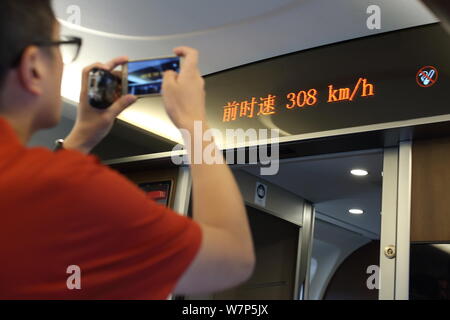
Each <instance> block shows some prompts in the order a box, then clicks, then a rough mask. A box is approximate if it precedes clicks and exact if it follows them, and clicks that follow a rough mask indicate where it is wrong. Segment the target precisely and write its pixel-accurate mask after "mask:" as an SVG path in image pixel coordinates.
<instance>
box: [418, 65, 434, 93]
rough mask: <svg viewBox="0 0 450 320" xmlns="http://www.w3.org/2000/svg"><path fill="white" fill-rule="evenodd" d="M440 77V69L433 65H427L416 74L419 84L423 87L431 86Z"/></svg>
mask: <svg viewBox="0 0 450 320" xmlns="http://www.w3.org/2000/svg"><path fill="white" fill-rule="evenodd" d="M437 79H438V71H437V69H436V68H435V67H433V66H426V67H422V68H420V69H419V71H418V72H417V75H416V81H417V84H418V85H419V86H421V87H423V88H428V87H431V86H432V85H433V84H435V83H436V81H437Z"/></svg>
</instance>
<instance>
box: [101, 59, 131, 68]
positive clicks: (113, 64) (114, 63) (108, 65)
mask: <svg viewBox="0 0 450 320" xmlns="http://www.w3.org/2000/svg"><path fill="white" fill-rule="evenodd" d="M127 62H128V57H127V56H122V57H117V58H114V59H112V60H111V61H108V62H107V63H105V66H106V68H107V70H109V71H112V70H114V69H115V68H116V67H118V66H120V65H123V64H125V63H127Z"/></svg>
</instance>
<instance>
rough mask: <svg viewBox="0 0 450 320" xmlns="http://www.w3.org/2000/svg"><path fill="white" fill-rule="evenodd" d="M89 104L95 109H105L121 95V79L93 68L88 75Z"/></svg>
mask: <svg viewBox="0 0 450 320" xmlns="http://www.w3.org/2000/svg"><path fill="white" fill-rule="evenodd" d="M88 83H89V90H88V97H89V103H90V104H91V106H92V107H94V108H97V109H107V108H109V107H110V106H111V105H112V104H113V103H114V101H116V100H117V99H118V98H119V97H120V95H121V79H120V78H118V77H116V76H115V75H113V74H112V73H111V72H109V71H106V70H103V69H98V68H94V69H92V70H91V72H90V73H89V82H88Z"/></svg>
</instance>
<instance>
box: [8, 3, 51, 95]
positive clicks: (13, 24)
mask: <svg viewBox="0 0 450 320" xmlns="http://www.w3.org/2000/svg"><path fill="white" fill-rule="evenodd" d="M55 21H56V17H55V14H54V12H53V9H52V6H51V0H0V89H1V87H2V86H3V82H4V80H5V77H6V74H7V73H8V71H9V70H10V68H11V67H12V65H13V64H14V62H15V61H17V59H20V56H21V54H22V52H23V50H25V48H26V47H28V46H30V45H32V44H33V43H34V42H38V41H51V40H52V35H53V28H54V25H55Z"/></svg>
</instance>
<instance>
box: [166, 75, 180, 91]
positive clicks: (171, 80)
mask: <svg viewBox="0 0 450 320" xmlns="http://www.w3.org/2000/svg"><path fill="white" fill-rule="evenodd" d="M177 76H178V74H177V73H176V72H175V71H173V70H168V71H166V72H164V76H163V91H164V88H167V87H171V86H173V85H175V84H176V82H177Z"/></svg>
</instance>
